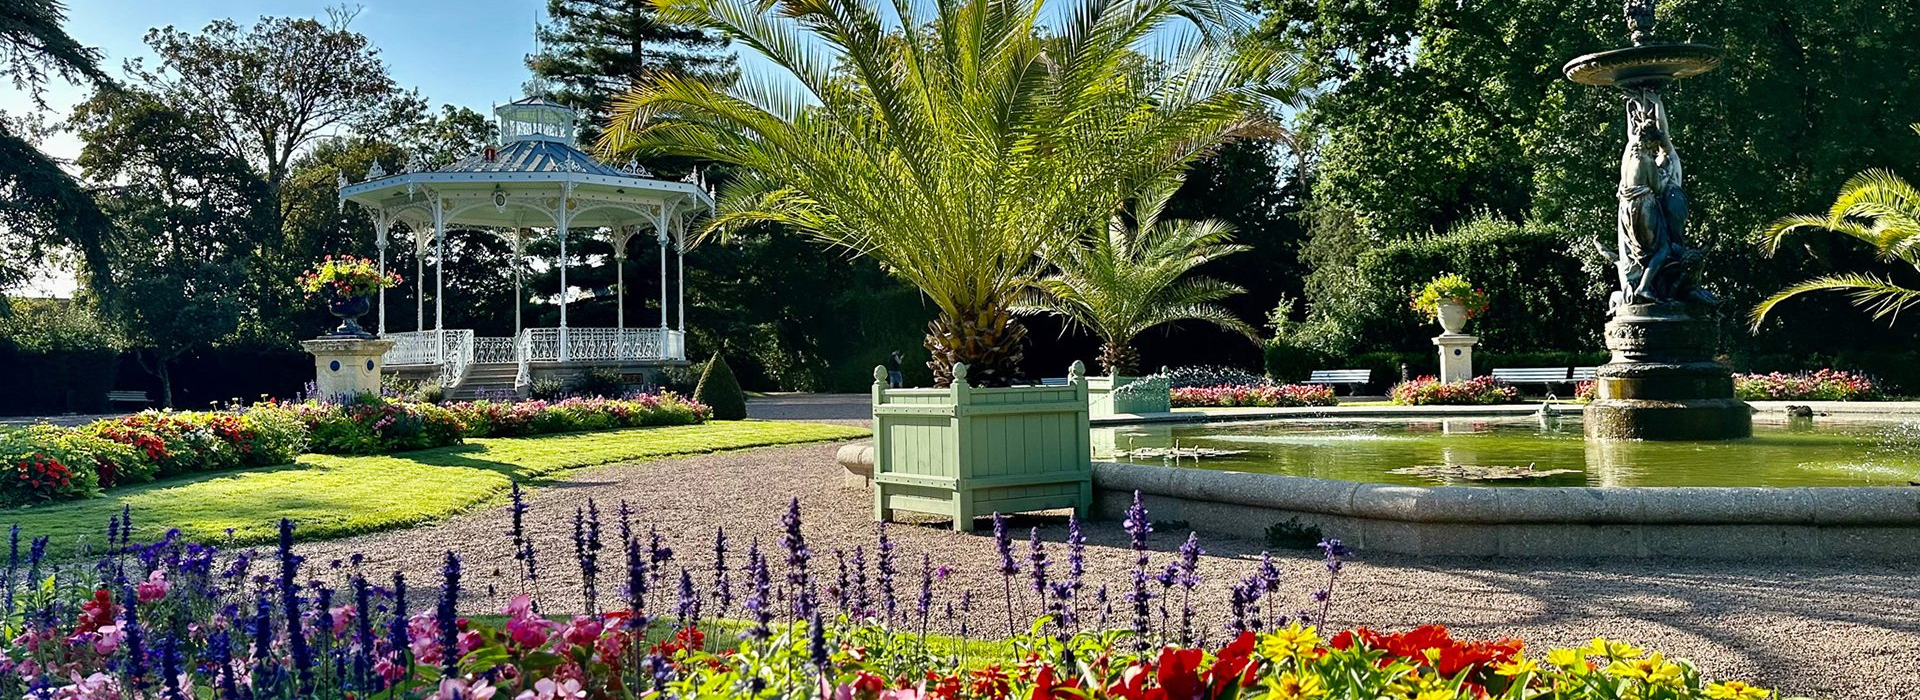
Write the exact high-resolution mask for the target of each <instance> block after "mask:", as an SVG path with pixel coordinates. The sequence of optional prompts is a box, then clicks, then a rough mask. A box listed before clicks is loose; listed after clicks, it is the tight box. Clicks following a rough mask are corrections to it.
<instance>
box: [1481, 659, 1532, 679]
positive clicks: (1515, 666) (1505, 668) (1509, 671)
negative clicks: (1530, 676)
mask: <svg viewBox="0 0 1920 700" xmlns="http://www.w3.org/2000/svg"><path fill="white" fill-rule="evenodd" d="M1493 672H1494V673H1498V674H1500V675H1502V676H1508V677H1512V676H1518V675H1521V674H1523V673H1539V672H1540V664H1537V663H1534V662H1533V659H1529V658H1527V656H1526V655H1525V654H1519V655H1516V656H1514V657H1513V660H1512V661H1508V662H1506V663H1503V664H1500V665H1499V666H1495V667H1493Z"/></svg>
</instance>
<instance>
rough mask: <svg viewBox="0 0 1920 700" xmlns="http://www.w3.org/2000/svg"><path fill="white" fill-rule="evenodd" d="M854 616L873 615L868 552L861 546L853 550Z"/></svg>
mask: <svg viewBox="0 0 1920 700" xmlns="http://www.w3.org/2000/svg"><path fill="white" fill-rule="evenodd" d="M853 614H854V617H866V616H868V615H871V614H873V594H872V592H871V591H869V590H868V589H867V550H866V548H865V547H860V546H855V547H854V548H853Z"/></svg>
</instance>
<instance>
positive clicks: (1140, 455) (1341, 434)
mask: <svg viewBox="0 0 1920 700" xmlns="http://www.w3.org/2000/svg"><path fill="white" fill-rule="evenodd" d="M1753 432H1754V436H1753V437H1752V438H1749V439H1745V440H1734V441H1727V442H1634V441H1605V442H1601V441H1594V442H1589V441H1587V440H1586V439H1585V438H1584V437H1583V436H1582V435H1581V432H1580V420H1579V418H1578V417H1577V416H1564V417H1558V418H1551V417H1549V418H1540V417H1486V418H1446V419H1438V418H1435V419H1421V420H1407V419H1382V420H1287V421H1274V422H1257V423H1214V424H1205V425H1172V426H1154V425H1142V426H1122V427H1115V428H1097V429H1095V430H1094V442H1093V444H1094V458H1095V459H1096V460H1100V461H1113V462H1134V463H1138V464H1175V463H1176V462H1177V463H1178V464H1179V465H1180V466H1191V467H1198V468H1204V469H1228V470H1233V471H1243V472H1263V473H1270V474H1286V475H1291V476H1310V477H1317V478H1322V479H1343V480H1348V481H1367V482H1376V483H1390V484H1409V485H1417V486H1440V485H1452V486H1516V487H1525V486H1534V487H1539V486H1905V485H1908V483H1909V482H1913V481H1920V422H1915V421H1906V422H1900V421H1847V422H1840V421H1835V420H1832V419H1825V418H1822V419H1814V420H1812V421H1808V420H1804V419H1802V420H1797V421H1794V422H1792V423H1778V422H1774V423H1756V424H1755V425H1754V431H1753ZM1169 448H1172V449H1173V451H1174V452H1175V453H1176V454H1175V455H1173V456H1169V455H1167V454H1165V453H1166V452H1168V451H1169ZM1196 451H1198V452H1200V453H1201V455H1200V456H1199V457H1198V458H1195V457H1194V456H1193V453H1194V452H1196ZM1176 458H1177V459H1176ZM1549 472H1557V473H1549ZM1492 477H1512V478H1492Z"/></svg>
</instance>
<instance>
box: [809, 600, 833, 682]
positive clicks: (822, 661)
mask: <svg viewBox="0 0 1920 700" xmlns="http://www.w3.org/2000/svg"><path fill="white" fill-rule="evenodd" d="M807 658H808V660H810V661H812V662H813V667H814V668H817V669H820V674H821V676H822V677H823V678H824V676H825V675H826V673H827V662H828V661H830V659H829V658H828V657H827V626H826V625H825V624H823V623H822V621H821V620H820V613H818V612H815V613H814V614H813V616H812V617H809V618H807ZM823 682H824V681H823Z"/></svg>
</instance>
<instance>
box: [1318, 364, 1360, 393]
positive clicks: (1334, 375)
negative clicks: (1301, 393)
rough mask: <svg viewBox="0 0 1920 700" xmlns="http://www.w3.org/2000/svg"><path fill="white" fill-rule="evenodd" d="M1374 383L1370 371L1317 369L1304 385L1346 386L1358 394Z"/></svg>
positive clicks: (1351, 391)
mask: <svg viewBox="0 0 1920 700" xmlns="http://www.w3.org/2000/svg"><path fill="white" fill-rule="evenodd" d="M1371 381H1373V370H1370V369H1316V370H1314V371H1313V373H1312V374H1310V375H1308V376H1307V381H1305V382H1301V383H1302V384H1326V385H1346V386H1347V388H1348V391H1349V392H1350V393H1357V392H1359V391H1360V387H1363V386H1366V385H1367V383H1368V382H1371Z"/></svg>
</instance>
